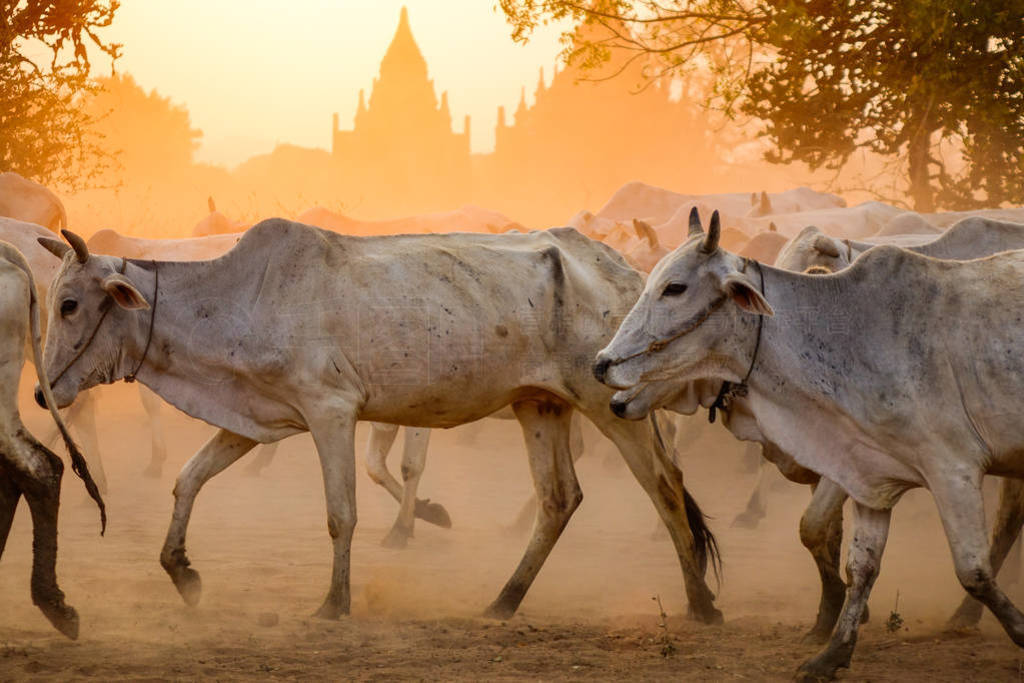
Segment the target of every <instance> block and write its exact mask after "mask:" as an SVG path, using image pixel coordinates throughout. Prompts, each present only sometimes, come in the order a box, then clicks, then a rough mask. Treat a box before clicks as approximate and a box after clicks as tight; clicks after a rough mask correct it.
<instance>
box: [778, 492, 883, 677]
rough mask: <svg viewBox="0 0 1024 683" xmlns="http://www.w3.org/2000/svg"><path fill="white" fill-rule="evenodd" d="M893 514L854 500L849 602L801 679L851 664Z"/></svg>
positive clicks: (830, 673) (829, 674)
mask: <svg viewBox="0 0 1024 683" xmlns="http://www.w3.org/2000/svg"><path fill="white" fill-rule="evenodd" d="M891 517H892V510H873V509H871V508H869V507H866V506H864V505H861V504H860V503H856V502H855V503H854V507H853V525H854V528H853V538H852V539H850V551H849V556H848V557H847V560H846V572H847V574H848V575H849V579H850V586H849V588H847V590H846V602H845V603H844V604H843V610H842V612H841V613H840V615H839V620H838V622H837V623H836V627H835V630H834V631H833V632H832V637H831V638H830V639H829V642H828V645H826V646H825V649H823V650H822V651H821V652H819V653H818V654H817V655H815V656H814V657H813V658H811V659H809V660H807V661H806V662H804V663H803V665H802V666H801V667H800V669H799V670H798V671H797V678H798V679H799V680H802V681H829V680H832V679H833V678H834V677H835V674H836V671H838V670H839V669H840V668H846V667H849V666H850V658H851V657H852V656H853V649H854V647H855V646H856V644H857V630H858V628H859V627H860V623H861V617H862V616H863V613H864V608H865V606H866V605H867V602H868V596H869V595H870V594H871V586H872V585H874V583H875V578H876V577H877V576H878V569H879V567H880V566H881V562H882V553H883V552H884V551H885V542H886V540H887V539H888V538H889V521H890V519H891Z"/></svg>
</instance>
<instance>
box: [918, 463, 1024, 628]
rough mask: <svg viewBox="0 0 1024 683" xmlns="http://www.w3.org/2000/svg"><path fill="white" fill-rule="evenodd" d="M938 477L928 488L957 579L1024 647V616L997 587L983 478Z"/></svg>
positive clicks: (967, 476) (977, 475)
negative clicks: (982, 484)
mask: <svg viewBox="0 0 1024 683" xmlns="http://www.w3.org/2000/svg"><path fill="white" fill-rule="evenodd" d="M939 476H940V478H939V479H938V481H935V482H932V481H929V484H930V485H931V490H932V495H933V496H934V497H935V505H936V507H937V508H938V510H939V517H940V518H941V519H942V526H943V528H944V529H945V530H946V538H947V539H948V540H949V547H950V550H951V551H952V553H953V566H954V567H955V568H956V576H957V578H958V579H959V580H960V584H961V585H962V586H963V587H964V589H965V590H966V591H967V592H968V593H969V594H970V595H971V597H973V598H974V599H975V600H978V601H979V602H981V603H982V604H983V605H985V606H986V607H988V608H989V609H990V610H991V611H992V614H993V615H995V617H996V619H998V620H999V623H1000V624H1002V626H1003V629H1004V630H1005V631H1006V634H1007V635H1008V636H1010V638H1011V639H1012V640H1013V642H1014V643H1016V644H1017V645H1018V646H1020V647H1024V615H1022V614H1021V612H1020V610H1018V609H1017V608H1016V607H1015V606H1014V604H1013V603H1012V602H1010V599H1009V598H1007V597H1006V594H1005V593H1004V592H1003V591H1002V590H1001V589H1000V588H999V586H998V585H997V584H996V580H995V572H994V571H993V569H992V564H991V563H990V561H989V544H988V539H987V538H986V535H985V508H984V503H983V502H982V497H981V474H980V473H974V474H973V475H971V474H968V475H960V476H949V474H948V473H945V472H943V473H940V475H939ZM1011 545H1012V543H1011Z"/></svg>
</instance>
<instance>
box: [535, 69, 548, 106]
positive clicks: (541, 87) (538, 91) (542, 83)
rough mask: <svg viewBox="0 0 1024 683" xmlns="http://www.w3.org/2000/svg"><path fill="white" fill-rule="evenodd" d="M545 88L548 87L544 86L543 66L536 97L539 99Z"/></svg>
mask: <svg viewBox="0 0 1024 683" xmlns="http://www.w3.org/2000/svg"><path fill="white" fill-rule="evenodd" d="M545 89H546V88H545V87H544V67H541V68H540V77H539V78H538V79H537V94H536V97H535V98H534V99H539V98H540V94H541V93H542V92H544V90H545Z"/></svg>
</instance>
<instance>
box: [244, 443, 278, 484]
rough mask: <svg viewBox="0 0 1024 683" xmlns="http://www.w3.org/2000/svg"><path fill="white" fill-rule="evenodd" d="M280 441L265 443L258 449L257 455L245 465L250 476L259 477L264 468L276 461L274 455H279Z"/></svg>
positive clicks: (246, 472)
mask: <svg viewBox="0 0 1024 683" xmlns="http://www.w3.org/2000/svg"><path fill="white" fill-rule="evenodd" d="M280 443H281V442H280V441H275V442H274V443H265V444H263V445H261V446H260V447H259V448H258V449H257V450H256V457H254V458H253V459H252V462H250V463H249V464H248V465H246V467H245V470H244V471H245V474H246V476H249V477H258V476H260V474H262V472H263V470H265V469H267V468H268V467H270V463H272V462H273V461H274V456H275V455H277V447H278V445H279V444H280Z"/></svg>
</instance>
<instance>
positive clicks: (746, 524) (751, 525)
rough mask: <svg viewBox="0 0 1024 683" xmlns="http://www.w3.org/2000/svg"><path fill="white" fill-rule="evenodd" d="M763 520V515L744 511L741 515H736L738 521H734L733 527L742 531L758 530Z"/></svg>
mask: <svg viewBox="0 0 1024 683" xmlns="http://www.w3.org/2000/svg"><path fill="white" fill-rule="evenodd" d="M762 519H764V515H763V514H758V513H755V512H750V511H749V510H744V511H743V512H741V513H740V514H738V515H736V519H734V520H732V526H735V527H739V528H741V529H756V528H757V525H758V524H760V522H761V520H762Z"/></svg>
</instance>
